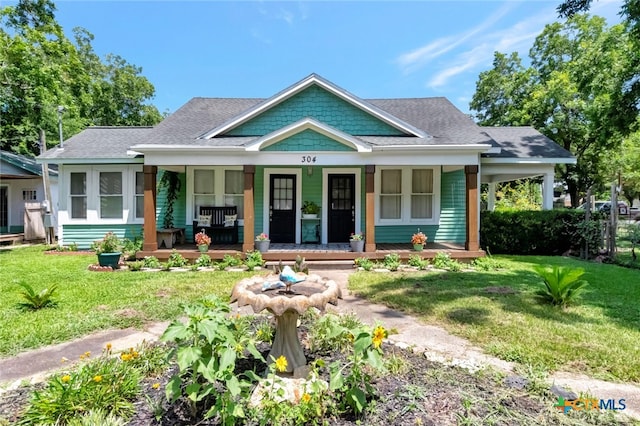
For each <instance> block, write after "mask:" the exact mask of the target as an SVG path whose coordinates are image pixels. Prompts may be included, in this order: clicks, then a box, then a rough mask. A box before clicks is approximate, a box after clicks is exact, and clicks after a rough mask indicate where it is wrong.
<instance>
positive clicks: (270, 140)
mask: <svg viewBox="0 0 640 426" xmlns="http://www.w3.org/2000/svg"><path fill="white" fill-rule="evenodd" d="M305 130H313V131H314V132H316V133H319V134H321V135H324V136H326V137H328V138H330V139H333V140H334V141H336V142H339V143H342V144H344V145H347V146H348V147H350V148H355V149H356V151H358V152H371V147H370V146H369V145H368V144H365V143H363V142H362V141H360V140H358V139H357V138H355V137H353V136H351V135H349V134H348V133H345V132H343V131H341V130H338V129H335V128H333V127H331V126H329V125H327V124H324V123H321V122H319V121H318V120H315V119H313V118H308V117H307V118H304V119H302V120H299V121H296V122H295V123H292V124H289V125H288V126H285V127H283V128H281V129H278V130H276V131H274V132H271V133H269V134H268V135H265V136H262V137H261V138H258V139H257V140H255V141H253V142H251V143H250V144H248V145H247V146H246V150H247V151H253V152H256V151H260V150H261V149H264V148H266V147H267V146H269V145H273V144H275V143H277V142H280V141H281V140H283V139H286V138H288V137H291V136H293V135H296V134H298V133H300V132H303V131H305Z"/></svg>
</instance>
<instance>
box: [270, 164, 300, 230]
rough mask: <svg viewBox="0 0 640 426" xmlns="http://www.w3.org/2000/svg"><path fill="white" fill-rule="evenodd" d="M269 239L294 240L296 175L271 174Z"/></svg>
mask: <svg viewBox="0 0 640 426" xmlns="http://www.w3.org/2000/svg"><path fill="white" fill-rule="evenodd" d="M269 185H270V189H271V191H270V193H271V195H270V197H269V239H271V242H272V243H295V241H296V175H271V178H270V183H269Z"/></svg>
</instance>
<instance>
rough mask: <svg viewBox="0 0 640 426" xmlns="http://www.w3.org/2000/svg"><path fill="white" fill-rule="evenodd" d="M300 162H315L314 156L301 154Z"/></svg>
mask: <svg viewBox="0 0 640 426" xmlns="http://www.w3.org/2000/svg"><path fill="white" fill-rule="evenodd" d="M302 162H303V163H315V162H316V156H315V155H314V156H311V155H303V156H302Z"/></svg>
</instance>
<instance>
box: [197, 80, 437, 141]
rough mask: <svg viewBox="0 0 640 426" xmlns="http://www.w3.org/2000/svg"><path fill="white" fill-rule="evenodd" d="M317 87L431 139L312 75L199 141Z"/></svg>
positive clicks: (384, 119) (391, 122) (200, 137)
mask: <svg viewBox="0 0 640 426" xmlns="http://www.w3.org/2000/svg"><path fill="white" fill-rule="evenodd" d="M314 84H315V85H317V86H319V87H321V88H323V89H325V90H326V91H328V92H330V93H332V94H334V95H335V96H337V97H339V98H341V99H342V100H344V101H346V102H348V103H350V104H351V105H354V106H356V107H358V108H360V109H361V110H363V111H365V112H367V113H369V114H371V115H373V116H374V117H376V118H378V119H379V120H382V121H384V122H385V123H387V124H389V125H390V126H392V127H395V128H396V129H398V130H401V131H403V132H406V133H410V134H413V135H414V136H418V137H423V138H425V137H431V136H429V135H427V134H426V133H425V132H423V131H422V130H420V129H418V128H416V127H414V126H412V125H410V124H409V123H406V122H404V121H402V120H400V119H398V118H397V117H394V116H392V115H391V114H389V113H387V112H385V111H383V110H381V109H379V108H378V107H376V106H374V105H372V104H370V103H368V102H366V101H364V100H362V99H360V98H358V97H357V96H354V95H352V94H351V93H349V92H347V91H345V90H344V89H342V88H340V87H338V86H336V85H334V84H333V83H331V82H330V81H328V80H325V79H324V78H322V77H320V76H318V75H316V74H311V75H309V76H308V77H305V78H304V79H302V80H300V81H299V82H297V83H294V84H293V85H291V86H289V87H288V88H286V89H284V90H283V91H281V92H280V93H277V94H275V95H274V96H272V97H271V98H269V99H266V100H264V101H263V102H261V103H259V104H258V105H256V106H254V107H253V108H251V109H249V110H248V111H246V112H244V113H242V114H240V115H238V116H236V117H234V118H232V119H231V120H229V121H227V122H226V123H224V124H222V125H220V126H218V127H216V128H214V129H212V130H210V131H208V132H206V133H204V134H202V135H200V136H199V137H198V139H211V138H213V137H214V136H217V135H220V134H222V133H224V132H226V131H228V130H230V129H233V128H234V127H237V126H238V125H240V124H243V123H246V122H247V121H249V120H251V119H252V118H254V117H257V116H258V115H260V114H262V113H263V112H264V111H266V110H268V109H270V108H272V107H273V106H275V105H277V104H279V103H281V102H283V101H285V100H286V99H289V98H290V97H292V96H294V95H296V94H297V93H300V92H302V91H303V90H304V89H306V88H308V87H310V86H312V85H314Z"/></svg>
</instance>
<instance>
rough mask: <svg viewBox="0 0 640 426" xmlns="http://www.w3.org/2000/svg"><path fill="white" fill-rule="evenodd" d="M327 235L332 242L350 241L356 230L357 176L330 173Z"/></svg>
mask: <svg viewBox="0 0 640 426" xmlns="http://www.w3.org/2000/svg"><path fill="white" fill-rule="evenodd" d="M327 204H328V206H329V210H328V212H327V226H328V228H327V234H328V235H327V237H328V240H329V242H330V243H342V242H347V241H349V236H350V235H351V234H352V233H353V232H354V231H355V223H356V203H355V176H354V175H352V174H351V175H337V174H336V175H329V202H328V203H327Z"/></svg>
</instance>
